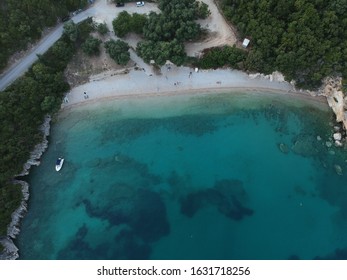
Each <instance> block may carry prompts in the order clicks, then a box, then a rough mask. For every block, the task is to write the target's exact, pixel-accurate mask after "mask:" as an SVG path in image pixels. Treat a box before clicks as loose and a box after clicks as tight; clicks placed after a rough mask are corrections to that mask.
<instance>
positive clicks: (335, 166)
mask: <svg viewBox="0 0 347 280" xmlns="http://www.w3.org/2000/svg"><path fill="white" fill-rule="evenodd" d="M334 168H335V171H336V174H337V175H340V176H342V175H343V171H342V167H341V166H340V165H338V164H335V165H334Z"/></svg>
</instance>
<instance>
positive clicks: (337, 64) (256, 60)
mask: <svg viewBox="0 0 347 280" xmlns="http://www.w3.org/2000/svg"><path fill="white" fill-rule="evenodd" d="M221 2H222V8H223V10H224V14H225V15H226V17H227V18H228V19H229V20H230V21H231V22H232V23H233V24H234V25H235V26H236V27H237V29H238V30H239V32H240V33H241V35H242V37H248V38H250V39H251V49H250V53H249V55H248V58H247V61H246V66H247V68H248V69H250V70H256V71H260V72H264V73H270V72H272V71H274V70H276V69H277V70H279V71H281V72H283V73H284V74H285V76H286V78H287V79H288V80H291V79H294V80H296V81H297V83H298V85H299V86H302V87H315V86H318V85H319V84H320V82H321V80H322V78H324V77H325V76H328V75H332V74H342V75H343V77H344V78H346V77H347V16H346V14H347V0H328V1H327V0H247V1H244V0H222V1H221Z"/></svg>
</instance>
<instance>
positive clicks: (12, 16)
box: [0, 0, 87, 70]
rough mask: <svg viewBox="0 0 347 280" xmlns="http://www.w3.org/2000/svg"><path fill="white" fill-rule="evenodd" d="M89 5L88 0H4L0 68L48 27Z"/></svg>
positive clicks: (0, 15)
mask: <svg viewBox="0 0 347 280" xmlns="http://www.w3.org/2000/svg"><path fill="white" fill-rule="evenodd" d="M86 4H87V0H1V1H0V50H1V51H0V70H1V69H3V68H4V67H5V66H6V64H7V61H8V58H9V56H10V55H12V54H13V53H14V52H16V51H18V50H22V49H24V48H25V47H26V46H27V44H28V43H30V42H33V41H35V40H38V39H39V38H40V36H41V33H42V30H43V29H44V28H45V27H49V26H54V25H55V24H56V23H57V20H58V18H61V17H63V16H66V15H67V14H68V12H69V11H73V10H76V9H78V8H82V7H84V6H85V5H86Z"/></svg>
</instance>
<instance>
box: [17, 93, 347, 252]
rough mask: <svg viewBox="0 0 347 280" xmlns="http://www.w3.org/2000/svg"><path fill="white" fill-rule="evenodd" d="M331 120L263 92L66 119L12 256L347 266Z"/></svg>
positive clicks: (345, 187)
mask: <svg viewBox="0 0 347 280" xmlns="http://www.w3.org/2000/svg"><path fill="white" fill-rule="evenodd" d="M330 118H331V119H332V116H331V114H330V113H329V112H327V111H326V110H324V109H320V108H317V106H315V107H314V106H310V105H309V104H308V103H306V102H303V101H302V100H294V101H293V100H291V99H289V98H288V97H278V96H275V95H266V94H262V95H259V94H256V95H254V94H246V95H245V94H215V95H202V96H176V97H156V98H144V99H140V100H135V99H129V100H115V101H112V102H107V103H106V102H104V103H99V104H96V105H95V104H94V105H87V106H83V107H79V108H75V109H73V110H72V111H71V112H63V113H62V114H61V115H60V117H59V120H58V121H57V122H56V123H55V124H54V125H53V127H52V134H51V137H50V146H49V148H48V150H47V152H46V153H45V154H44V156H43V158H42V163H41V165H40V166H39V167H37V168H34V169H33V170H32V172H31V174H30V177H29V178H30V181H29V183H30V185H31V189H30V192H31V197H30V203H29V212H28V214H27V215H26V217H25V218H24V220H23V225H22V231H21V234H20V236H19V238H18V241H17V244H18V246H19V249H20V256H21V258H22V259H296V258H299V259H314V258H332V259H337V258H343V259H346V258H347V250H346V248H347V234H346V232H347V183H346V182H347V180H346V179H347V176H346V175H342V176H339V175H337V174H336V172H335V168H334V165H336V164H338V165H340V166H341V167H342V168H343V169H346V161H345V158H347V156H344V153H345V154H346V152H344V153H343V152H341V151H339V150H336V149H335V148H331V149H328V148H327V147H326V145H325V142H326V141H328V137H330V135H331V126H329V125H328V123H329V119H330ZM318 135H319V136H320V137H321V138H322V140H321V141H319V140H317V136H318ZM281 144H282V145H281ZM280 146H281V148H280ZM59 156H63V157H64V158H65V164H64V167H63V169H62V171H61V172H59V173H58V172H56V171H55V169H54V164H55V160H56V158H57V157H59Z"/></svg>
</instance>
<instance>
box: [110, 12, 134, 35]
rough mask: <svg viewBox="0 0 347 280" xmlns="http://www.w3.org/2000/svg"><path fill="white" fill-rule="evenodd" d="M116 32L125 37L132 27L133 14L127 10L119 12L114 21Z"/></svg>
mask: <svg viewBox="0 0 347 280" xmlns="http://www.w3.org/2000/svg"><path fill="white" fill-rule="evenodd" d="M112 25H113V30H114V33H115V34H116V35H117V36H118V37H121V38H122V37H124V36H125V35H127V34H128V33H129V32H130V31H131V28H132V20H131V15H130V14H129V13H128V12H127V11H123V12H121V13H119V15H118V17H117V18H115V19H114V20H113V21H112Z"/></svg>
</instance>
